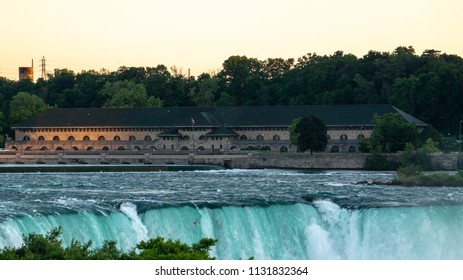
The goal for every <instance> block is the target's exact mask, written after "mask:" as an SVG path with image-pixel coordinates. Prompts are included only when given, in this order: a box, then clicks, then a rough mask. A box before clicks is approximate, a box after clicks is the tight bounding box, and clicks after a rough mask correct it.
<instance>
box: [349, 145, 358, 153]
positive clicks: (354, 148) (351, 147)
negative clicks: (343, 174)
mask: <svg viewBox="0 0 463 280" xmlns="http://www.w3.org/2000/svg"><path fill="white" fill-rule="evenodd" d="M347 151H348V152H349V153H355V152H357V147H355V146H349V149H348V150H347Z"/></svg>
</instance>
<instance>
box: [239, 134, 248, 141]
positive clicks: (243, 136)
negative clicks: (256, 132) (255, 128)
mask: <svg viewBox="0 0 463 280" xmlns="http://www.w3.org/2000/svg"><path fill="white" fill-rule="evenodd" d="M240 140H241V141H246V140H248V137H247V136H246V135H241V136H240Z"/></svg>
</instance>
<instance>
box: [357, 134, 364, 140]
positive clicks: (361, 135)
mask: <svg viewBox="0 0 463 280" xmlns="http://www.w3.org/2000/svg"><path fill="white" fill-rule="evenodd" d="M357 139H358V140H363V139H365V135H363V134H359V135H358V136H357Z"/></svg>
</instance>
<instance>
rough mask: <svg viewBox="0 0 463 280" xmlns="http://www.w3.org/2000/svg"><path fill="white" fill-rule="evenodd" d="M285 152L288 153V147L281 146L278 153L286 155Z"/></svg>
mask: <svg viewBox="0 0 463 280" xmlns="http://www.w3.org/2000/svg"><path fill="white" fill-rule="evenodd" d="M287 152H288V147H286V146H282V147H281V148H280V153H287Z"/></svg>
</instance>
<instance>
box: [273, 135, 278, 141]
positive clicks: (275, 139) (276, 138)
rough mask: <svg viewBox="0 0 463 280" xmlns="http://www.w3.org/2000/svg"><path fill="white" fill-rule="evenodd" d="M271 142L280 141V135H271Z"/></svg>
mask: <svg viewBox="0 0 463 280" xmlns="http://www.w3.org/2000/svg"><path fill="white" fill-rule="evenodd" d="M272 139H273V141H280V135H273V138H272Z"/></svg>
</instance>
